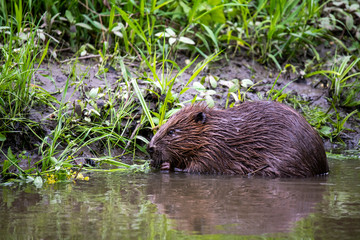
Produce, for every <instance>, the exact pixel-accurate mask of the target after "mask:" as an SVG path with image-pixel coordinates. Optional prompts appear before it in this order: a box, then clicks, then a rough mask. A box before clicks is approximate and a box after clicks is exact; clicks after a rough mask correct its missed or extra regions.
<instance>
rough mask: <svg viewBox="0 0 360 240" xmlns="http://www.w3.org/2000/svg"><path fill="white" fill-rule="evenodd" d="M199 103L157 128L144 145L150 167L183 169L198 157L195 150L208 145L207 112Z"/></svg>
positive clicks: (181, 111) (179, 112)
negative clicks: (149, 159)
mask: <svg viewBox="0 0 360 240" xmlns="http://www.w3.org/2000/svg"><path fill="white" fill-rule="evenodd" d="M208 111H210V109H208V108H207V107H206V106H205V105H203V104H196V105H192V106H187V107H185V108H183V109H181V110H180V111H178V112H177V113H176V114H174V115H173V116H172V117H170V119H169V120H168V121H167V122H166V123H165V124H164V125H162V126H161V127H160V129H159V130H158V131H157V133H156V134H155V136H154V137H153V138H152V139H151V141H150V143H149V145H148V148H147V149H148V152H149V154H150V156H151V159H152V162H151V166H153V167H155V168H160V167H161V165H162V164H164V163H165V164H167V165H168V166H169V168H170V169H174V168H179V169H186V168H187V167H188V166H189V164H190V163H191V162H192V161H194V160H196V158H198V152H199V149H201V148H202V147H203V146H205V145H207V144H208V141H207V134H206V132H207V131H208V129H209V124H208V122H207V112H208Z"/></svg>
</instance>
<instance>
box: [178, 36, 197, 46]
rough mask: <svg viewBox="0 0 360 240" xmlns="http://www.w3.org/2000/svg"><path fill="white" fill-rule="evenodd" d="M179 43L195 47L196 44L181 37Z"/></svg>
mask: <svg viewBox="0 0 360 240" xmlns="http://www.w3.org/2000/svg"><path fill="white" fill-rule="evenodd" d="M179 41H180V42H183V43H186V44H190V45H195V42H194V41H193V40H191V39H190V38H187V37H180V39H179Z"/></svg>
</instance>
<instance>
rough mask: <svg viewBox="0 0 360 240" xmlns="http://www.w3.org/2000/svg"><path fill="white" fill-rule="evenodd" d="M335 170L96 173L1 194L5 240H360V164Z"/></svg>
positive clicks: (333, 163) (334, 163) (335, 164)
mask: <svg viewBox="0 0 360 240" xmlns="http://www.w3.org/2000/svg"><path fill="white" fill-rule="evenodd" d="M330 167H331V174H330V176H328V177H322V178H311V179H262V178H243V177H238V176H213V175H191V174H182V173H181V174H180V173H179V174H161V173H153V174H149V175H130V176H129V175H121V174H115V173H112V174H109V173H96V174H93V175H91V177H90V178H91V179H90V181H89V182H79V183H77V184H76V185H74V184H57V185H49V186H45V187H44V188H43V189H39V190H38V189H36V188H35V187H34V186H33V185H26V186H11V187H4V186H1V187H0V196H1V198H0V239H183V238H186V239H189V238H191V239H193V238H194V237H196V238H198V239H214V238H216V239H218V238H221V239H224V238H225V239H226V238H228V239H239V238H241V239H244V238H251V239H254V238H255V239H256V238H263V237H264V236H269V237H270V236H271V237H278V238H282V239H283V238H296V239H297V238H310V239H359V238H360V160H351V159H347V160H342V161H339V160H330ZM189 235H191V237H189ZM195 235H196V236H195Z"/></svg>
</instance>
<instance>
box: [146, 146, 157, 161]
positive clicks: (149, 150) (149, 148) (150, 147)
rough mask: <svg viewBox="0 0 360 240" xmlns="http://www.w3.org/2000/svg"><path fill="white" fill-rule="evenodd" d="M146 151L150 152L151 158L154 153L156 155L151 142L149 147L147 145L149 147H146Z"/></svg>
mask: <svg viewBox="0 0 360 240" xmlns="http://www.w3.org/2000/svg"><path fill="white" fill-rule="evenodd" d="M146 151H147V152H148V153H149V154H150V158H152V157H153V155H154V152H155V147H152V146H150V144H149V145H148V147H147V149H146Z"/></svg>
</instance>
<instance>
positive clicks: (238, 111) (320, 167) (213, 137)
mask: <svg viewBox="0 0 360 240" xmlns="http://www.w3.org/2000/svg"><path fill="white" fill-rule="evenodd" d="M148 152H149V153H150V155H151V158H152V162H151V165H152V166H153V167H156V168H162V169H168V170H174V169H180V170H182V171H185V172H194V173H222V174H243V175H245V174H254V175H260V176H275V177H291V176H295V177H306V176H315V175H320V174H325V173H327V172H328V171H329V167H328V163H327V160H326V154H325V149H324V146H323V142H322V139H321V138H320V136H319V134H318V133H317V132H316V131H315V130H314V129H313V128H312V127H311V126H310V124H309V123H308V122H307V121H306V120H305V118H304V117H303V116H301V115H300V114H299V113H297V112H296V111H295V110H294V109H292V108H290V107H288V106H286V105H284V104H280V103H277V102H266V101H257V102H245V103H243V104H241V105H240V106H237V107H234V108H230V109H227V110H218V109H212V108H208V107H206V106H205V105H203V104H195V105H192V106H187V107H185V108H183V109H181V110H180V111H179V112H177V113H176V114H174V115H173V116H172V117H171V118H170V119H169V120H168V121H167V123H166V124H164V125H163V126H161V128H160V129H159V131H158V132H157V133H156V134H155V136H154V137H153V138H152V139H151V141H150V143H149V146H148Z"/></svg>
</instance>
